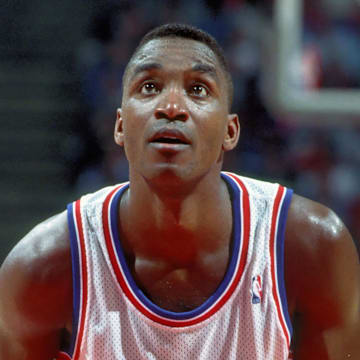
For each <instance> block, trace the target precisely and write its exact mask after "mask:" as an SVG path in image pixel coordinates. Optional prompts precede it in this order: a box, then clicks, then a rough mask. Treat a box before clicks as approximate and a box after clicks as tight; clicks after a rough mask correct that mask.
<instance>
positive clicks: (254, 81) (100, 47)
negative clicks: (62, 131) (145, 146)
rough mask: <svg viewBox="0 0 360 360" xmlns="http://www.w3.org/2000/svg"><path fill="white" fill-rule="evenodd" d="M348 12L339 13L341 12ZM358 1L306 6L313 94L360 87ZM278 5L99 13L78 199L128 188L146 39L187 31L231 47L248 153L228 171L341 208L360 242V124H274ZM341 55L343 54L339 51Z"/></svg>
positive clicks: (126, 8) (92, 39)
mask: <svg viewBox="0 0 360 360" xmlns="http://www.w3.org/2000/svg"><path fill="white" fill-rule="evenodd" d="M340 3H341V4H342V6H341V5H339V4H340ZM354 4H355V2H354V1H353V0H342V1H338V0H322V1H316V2H314V1H311V0H306V1H305V27H304V36H303V37H304V42H303V43H304V45H303V46H304V47H303V61H304V64H303V65H304V66H310V71H309V73H308V75H309V74H310V75H309V78H308V79H307V83H306V86H309V87H311V88H313V89H315V90H316V89H317V88H320V87H354V86H359V85H360V66H359V64H360V42H359V41H358V39H359V38H360V6H355V5H354ZM272 6H273V2H272V1H271V0H269V1H266V0H264V1H246V0H223V1H220V0H207V1H193V0H167V1H160V0H147V1H146V2H145V1H137V0H128V1H119V0H113V1H110V0H109V1H107V5H106V6H101V7H99V8H98V9H96V11H94V16H93V19H92V21H91V23H90V25H89V31H88V38H87V40H86V41H85V42H84V43H83V44H82V46H81V47H80V48H79V49H78V52H77V57H76V58H77V64H76V66H77V69H78V72H79V73H80V76H81V94H82V102H83V111H82V116H81V118H80V119H79V121H77V122H76V124H77V125H76V126H77V129H73V130H74V131H75V133H76V134H77V136H76V137H75V138H74V139H73V144H72V146H73V147H74V148H75V149H76V151H72V152H71V153H72V154H76V156H75V155H74V156H75V157H74V158H73V159H71V161H72V164H73V166H72V167H71V168H72V169H73V173H72V174H71V182H72V185H73V186H74V187H76V189H77V191H78V192H79V193H85V192H89V191H94V190H96V189H97V188H100V187H102V186H104V185H108V184H113V183H116V182H121V181H125V180H127V179H128V166H127V161H126V158H125V156H124V153H123V151H122V150H121V149H120V148H119V147H117V146H116V145H115V144H114V141H113V126H114V121H115V116H116V112H115V110H116V108H117V107H119V106H120V103H121V92H122V75H123V71H124V68H125V66H126V64H127V61H128V60H129V57H130V55H131V54H132V51H133V50H134V48H135V46H136V44H137V43H138V41H139V39H140V38H141V37H142V35H143V34H144V33H146V32H147V31H148V30H149V29H151V28H153V27H155V26H157V25H160V24H164V23H168V22H185V23H189V24H192V25H195V26H197V27H200V28H201V29H203V30H205V31H208V32H209V33H210V34H212V35H213V36H214V37H215V38H216V39H217V40H218V41H219V43H220V44H221V45H222V46H223V48H224V50H225V53H226V55H227V59H228V61H229V65H230V69H231V73H232V75H233V80H234V85H235V97H234V105H233V111H234V112H237V113H238V114H239V117H240V121H241V127H242V130H241V138H240V143H239V145H238V147H237V149H236V150H235V151H233V152H232V153H229V154H227V156H226V158H225V164H224V167H225V169H226V170H230V171H235V172H238V173H241V174H244V175H247V176H253V177H256V178H260V179H264V180H270V181H277V182H281V183H284V184H285V185H287V186H290V187H292V188H294V190H295V191H296V192H297V193H298V194H300V195H303V196H307V197H310V198H312V199H314V200H317V201H320V202H322V203H324V204H326V205H328V206H330V207H331V208H333V209H334V210H335V211H336V212H337V213H338V214H339V215H340V216H341V217H342V218H343V219H344V220H345V222H346V223H347V225H348V226H349V227H350V229H351V232H352V233H353V235H354V236H355V237H357V238H358V239H360V221H359V220H358V219H360V186H359V184H360V122H359V126H358V127H351V128H350V127H342V126H341V124H340V123H339V126H338V127H334V126H332V127H331V128H324V127H323V128H322V127H319V126H313V127H312V126H309V125H307V126H301V125H299V124H297V125H295V124H291V125H290V122H288V121H287V119H286V118H274V117H273V115H272V114H270V113H269V111H268V110H267V108H266V106H265V105H264V100H263V98H262V95H261V94H262V91H261V86H262V71H263V70H262V69H263V67H262V62H263V61H264V60H265V61H266V59H264V51H263V40H264V37H263V35H264V32H266V31H267V29H268V28H269V26H270V24H271V21H272V11H273V9H272ZM335 43H336V44H338V45H339V49H340V51H334V50H333V49H334V44H335Z"/></svg>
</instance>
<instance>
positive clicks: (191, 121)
mask: <svg viewBox="0 0 360 360" xmlns="http://www.w3.org/2000/svg"><path fill="white" fill-rule="evenodd" d="M124 81H125V83H124V92H123V100H122V108H121V109H119V110H118V113H117V122H116V127H115V141H116V143H117V144H119V145H121V146H124V148H125V153H126V156H127V158H128V161H129V168H130V177H134V176H137V175H139V176H141V177H143V178H145V179H146V180H147V181H165V182H167V181H169V180H171V181H174V180H177V182H181V181H189V180H194V179H196V178H199V177H203V176H204V175H206V174H207V173H209V172H214V171H217V172H218V171H220V169H221V163H222V155H223V152H224V151H228V150H231V149H233V148H234V147H235V146H236V143H237V140H238V136H239V122H238V118H237V116H236V115H234V114H229V113H228V96H227V94H228V92H227V83H226V79H225V74H224V71H223V70H222V68H221V67H220V65H219V63H218V60H217V58H216V56H215V55H214V53H213V52H212V50H210V49H209V48H208V47H207V46H206V45H205V44H202V43H200V42H198V41H194V40H188V39H179V38H162V39H155V40H151V41H149V42H148V43H146V44H145V45H144V46H143V47H142V48H141V50H140V51H139V52H138V54H137V56H136V57H135V59H133V60H132V62H131V64H130V65H129V69H128V72H127V76H126V78H125V80H124Z"/></svg>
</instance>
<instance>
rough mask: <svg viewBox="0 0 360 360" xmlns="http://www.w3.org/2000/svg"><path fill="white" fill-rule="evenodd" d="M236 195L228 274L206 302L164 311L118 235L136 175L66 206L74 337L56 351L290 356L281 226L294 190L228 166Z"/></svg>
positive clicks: (92, 359) (118, 357)
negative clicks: (138, 278) (139, 278)
mask: <svg viewBox="0 0 360 360" xmlns="http://www.w3.org/2000/svg"><path fill="white" fill-rule="evenodd" d="M221 176H222V178H223V179H224V180H225V182H226V183H227V185H228V188H229V192H230V195H231V201H232V215H233V233H232V236H233V239H232V245H231V255H230V259H229V262H228V268H227V270H226V273H225V276H224V278H223V280H222V282H221V283H220V285H219V286H218V288H217V290H216V291H215V292H214V293H213V294H212V295H211V296H210V297H209V298H208V299H207V300H206V301H205V302H204V303H203V304H201V305H200V306H199V307H197V308H195V309H193V310H191V311H186V312H173V311H168V310H165V309H163V308H161V307H159V306H157V305H156V304H155V303H153V302H152V301H151V300H150V299H149V298H148V297H147V296H146V295H145V294H144V293H143V292H142V290H141V289H140V288H139V287H138V286H137V284H136V282H135V281H134V278H133V277H132V274H131V272H130V270H129V267H128V265H127V262H126V259H125V255H124V252H123V250H122V248H121V241H120V238H119V234H118V221H119V214H118V208H119V200H120V198H121V195H122V194H123V192H124V190H125V189H127V188H128V187H129V183H123V184H120V185H117V186H113V187H107V188H104V189H102V190H100V191H98V192H96V193H94V194H89V195H86V196H83V197H82V198H81V199H80V200H78V201H76V202H74V203H72V204H70V205H69V206H68V222H69V230H70V238H71V239H70V241H71V252H72V266H73V288H74V294H73V333H72V341H71V346H70V348H68V349H64V350H63V351H61V352H59V354H58V356H57V359H58V360H60V359H61V360H69V359H72V360H123V359H126V360H155V359H157V360H158V359H159V360H160V359H161V360H185V359H186V360H202V359H204V360H205V359H206V360H235V359H236V360H285V359H288V358H289V348H290V341H291V332H292V329H291V322H290V318H289V314H288V310H287V301H286V293H285V284H284V269H283V268H284V232H285V222H286V217H287V212H288V208H289V205H290V202H291V196H292V191H291V190H289V189H286V188H284V187H283V186H281V185H278V184H271V183H267V182H262V181H259V180H254V179H250V178H246V177H240V176H238V175H236V174H233V173H228V172H222V173H221Z"/></svg>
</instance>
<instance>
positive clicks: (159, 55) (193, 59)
mask: <svg viewBox="0 0 360 360" xmlns="http://www.w3.org/2000/svg"><path fill="white" fill-rule="evenodd" d="M146 63H158V64H161V65H162V66H163V67H174V68H176V69H179V70H181V69H184V70H185V69H187V68H190V67H192V66H194V65H195V64H204V65H210V66H212V67H213V68H214V69H215V70H216V73H217V74H218V75H220V74H221V73H222V69H221V66H220V63H219V60H218V59H217V56H216V55H215V54H214V52H213V51H212V50H211V49H210V48H209V47H208V46H207V45H206V44H204V43H202V42H200V41H196V40H191V39H183V38H170V37H169V38H160V39H153V40H150V41H149V42H147V43H146V44H145V45H144V46H142V47H141V48H140V49H139V50H138V52H137V53H136V55H135V56H134V57H133V58H132V60H131V61H130V63H129V69H128V70H129V73H130V74H131V73H132V71H133V69H134V68H135V67H137V66H139V65H142V64H146Z"/></svg>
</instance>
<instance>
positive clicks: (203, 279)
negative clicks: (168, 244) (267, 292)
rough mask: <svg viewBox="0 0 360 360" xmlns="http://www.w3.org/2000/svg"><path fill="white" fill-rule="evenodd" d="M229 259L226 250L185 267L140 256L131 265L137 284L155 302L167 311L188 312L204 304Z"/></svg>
mask: <svg viewBox="0 0 360 360" xmlns="http://www.w3.org/2000/svg"><path fill="white" fill-rule="evenodd" d="M228 260H229V254H228V252H225V251H224V252H223V253H218V254H213V255H209V256H204V257H203V258H202V259H199V260H198V261H195V262H194V263H193V264H190V265H188V266H184V267H177V266H174V265H173V264H171V263H168V262H165V261H160V260H151V259H144V258H140V257H138V258H136V259H135V261H134V262H133V264H132V266H130V268H131V272H132V276H133V278H134V280H135V282H136V284H137V286H138V287H139V288H140V289H141V290H142V291H143V292H144V293H145V295H146V296H147V297H148V298H149V299H150V300H151V301H152V302H153V303H155V304H156V305H158V306H160V307H161V308H163V309H166V310H170V311H174V312H184V311H190V310H193V309H195V308H196V307H198V306H200V305H201V304H202V303H204V302H205V301H206V300H207V299H208V298H209V297H210V296H211V295H212V294H213V293H214V292H215V291H216V289H217V288H218V287H219V285H220V284H221V282H222V280H223V278H224V276H225V273H226V271H227V265H228Z"/></svg>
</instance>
